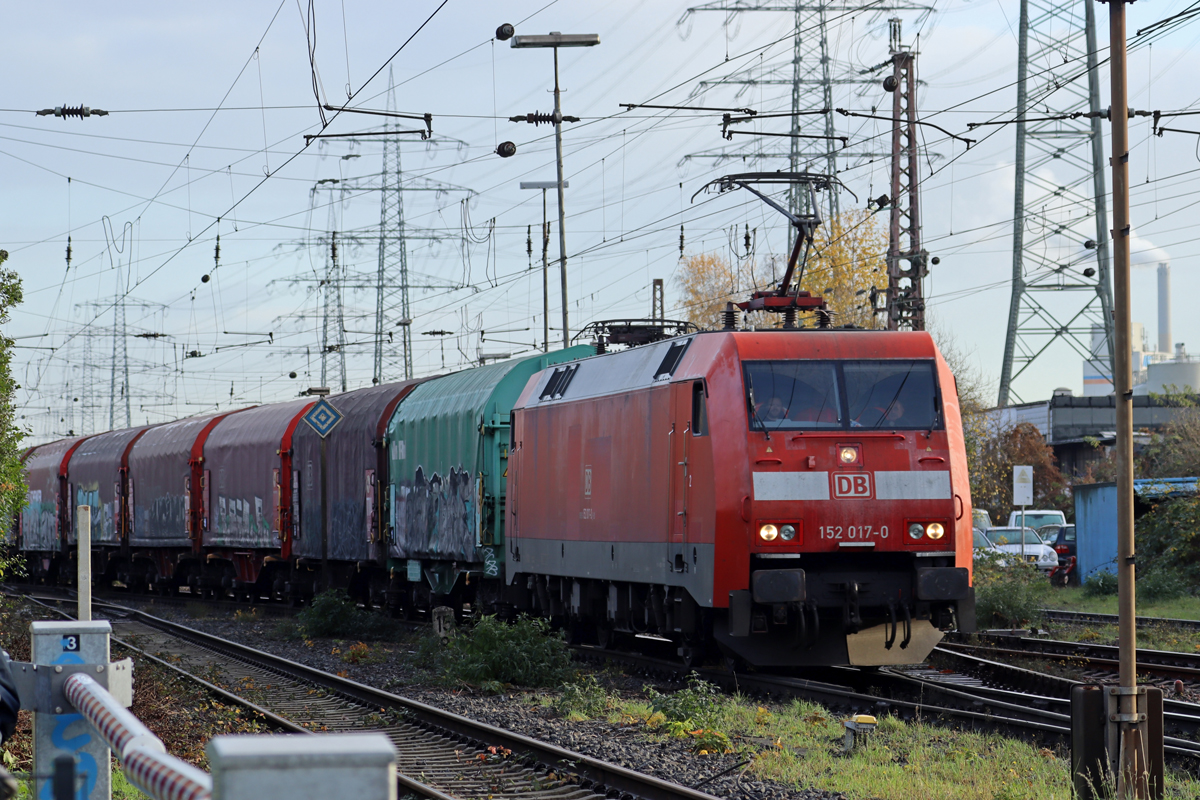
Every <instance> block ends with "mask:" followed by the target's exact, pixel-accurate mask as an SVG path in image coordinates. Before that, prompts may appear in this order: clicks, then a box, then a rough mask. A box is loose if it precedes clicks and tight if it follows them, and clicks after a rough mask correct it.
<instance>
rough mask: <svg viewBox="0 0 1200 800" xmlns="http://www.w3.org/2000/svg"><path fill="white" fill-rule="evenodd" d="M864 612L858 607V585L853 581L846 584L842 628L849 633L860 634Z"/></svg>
mask: <svg viewBox="0 0 1200 800" xmlns="http://www.w3.org/2000/svg"><path fill="white" fill-rule="evenodd" d="M862 624H863V622H862V612H861V610H860V609H859V607H858V583H857V582H856V581H851V582H850V583H847V584H846V600H845V602H844V603H843V604H842V627H844V628H845V629H846V632H847V633H858V632H859V631H860V630H862Z"/></svg>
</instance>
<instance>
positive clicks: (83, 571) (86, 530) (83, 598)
mask: <svg viewBox="0 0 1200 800" xmlns="http://www.w3.org/2000/svg"><path fill="white" fill-rule="evenodd" d="M75 519H76V521H77V523H78V525H77V530H76V534H75V538H76V540H77V541H76V544H77V545H78V547H79V549H78V551H76V555H75V560H76V561H77V562H78V565H79V574H78V581H77V583H78V588H79V615H78V616H79V621H80V622H91V620H92V507H91V506H79V507H78V508H76V509H75Z"/></svg>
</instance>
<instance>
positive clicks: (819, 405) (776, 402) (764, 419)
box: [744, 361, 843, 430]
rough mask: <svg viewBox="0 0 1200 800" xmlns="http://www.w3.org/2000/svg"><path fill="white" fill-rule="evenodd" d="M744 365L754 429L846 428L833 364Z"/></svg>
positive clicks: (752, 363)
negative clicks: (843, 423)
mask: <svg viewBox="0 0 1200 800" xmlns="http://www.w3.org/2000/svg"><path fill="white" fill-rule="evenodd" d="M744 368H745V376H746V400H747V402H748V403H749V411H750V427H751V428H752V429H754V430H764V429H766V430H789V429H804V428H841V427H843V425H842V419H843V417H842V410H841V405H842V404H841V401H840V400H839V396H838V395H839V392H838V380H837V370H836V368H835V366H834V364H833V363H831V362H828V361H752V362H747V363H746V364H745V365H744Z"/></svg>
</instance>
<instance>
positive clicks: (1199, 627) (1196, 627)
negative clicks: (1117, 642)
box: [1042, 608, 1200, 631]
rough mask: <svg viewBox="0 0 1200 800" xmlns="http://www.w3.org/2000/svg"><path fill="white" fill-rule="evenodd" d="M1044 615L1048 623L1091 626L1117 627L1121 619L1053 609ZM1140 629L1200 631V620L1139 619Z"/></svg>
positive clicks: (1045, 610)
mask: <svg viewBox="0 0 1200 800" xmlns="http://www.w3.org/2000/svg"><path fill="white" fill-rule="evenodd" d="M1042 615H1043V616H1044V617H1045V618H1046V620H1047V621H1048V622H1067V623H1076V624H1090V625H1116V624H1117V623H1118V621H1119V617H1118V616H1117V615H1116V614H1092V613H1090V612H1084V611H1060V610H1058V609H1053V608H1043V609H1042ZM1137 624H1138V626H1139V627H1150V626H1155V627H1172V628H1182V629H1184V630H1193V631H1200V620H1195V619H1171V618H1170V617H1137Z"/></svg>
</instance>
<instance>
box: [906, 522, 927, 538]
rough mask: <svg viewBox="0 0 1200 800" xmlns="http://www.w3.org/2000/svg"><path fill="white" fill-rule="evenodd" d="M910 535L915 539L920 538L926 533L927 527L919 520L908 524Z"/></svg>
mask: <svg viewBox="0 0 1200 800" xmlns="http://www.w3.org/2000/svg"><path fill="white" fill-rule="evenodd" d="M908 535H909V536H911V537H912V538H914V539H920V538H921V537H922V536H924V535H925V527H924V526H923V525H921V523H919V522H914V523H913V524H911V525H909V526H908Z"/></svg>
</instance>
